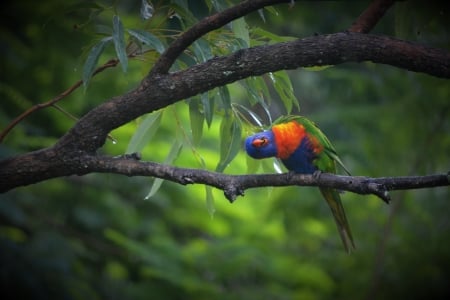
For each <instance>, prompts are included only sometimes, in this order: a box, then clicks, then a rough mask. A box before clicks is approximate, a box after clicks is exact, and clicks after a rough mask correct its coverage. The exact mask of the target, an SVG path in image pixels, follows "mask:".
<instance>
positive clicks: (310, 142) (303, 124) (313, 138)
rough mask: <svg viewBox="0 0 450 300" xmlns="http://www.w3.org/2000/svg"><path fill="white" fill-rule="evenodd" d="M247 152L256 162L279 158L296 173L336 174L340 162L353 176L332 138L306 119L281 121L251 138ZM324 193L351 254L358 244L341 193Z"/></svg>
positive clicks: (327, 190)
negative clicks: (330, 139) (335, 147)
mask: <svg viewBox="0 0 450 300" xmlns="http://www.w3.org/2000/svg"><path fill="white" fill-rule="evenodd" d="M245 150H246V151H247V154H248V155H250V156H251V157H253V158H256V159H261V158H268V157H276V158H279V159H280V160H281V161H282V162H283V164H284V166H285V167H286V168H287V169H288V170H290V171H293V172H295V173H300V174H316V175H317V174H320V173H319V172H326V173H336V163H338V164H339V165H340V166H342V168H343V169H344V170H345V171H346V172H347V173H349V172H348V171H347V169H346V168H345V166H344V165H343V163H342V162H341V160H340V159H339V157H338V156H337V154H336V151H335V150H334V147H333V145H332V144H331V143H330V141H329V140H328V138H327V137H326V136H325V135H324V134H323V133H322V131H321V130H320V129H319V128H318V127H317V126H316V125H315V124H314V123H313V122H312V121H310V120H308V119H307V118H305V117H303V116H286V117H282V118H280V119H278V120H277V121H275V122H274V125H273V126H272V127H271V128H270V129H269V130H266V131H262V132H258V133H256V134H254V135H252V136H249V137H248V138H247V139H246V141H245ZM320 191H321V193H322V195H323V197H324V198H325V200H326V201H327V203H328V205H329V206H330V209H331V212H332V213H333V216H334V219H335V221H336V224H337V227H338V230H339V234H340V236H341V239H342V242H343V244H344V247H345V250H346V251H347V252H350V251H351V250H352V249H355V244H354V242H353V237H352V234H351V231H350V226H349V224H348V221H347V217H346V216H345V211H344V207H343V206H342V202H341V198H340V196H339V192H338V191H336V190H335V189H332V188H326V187H320Z"/></svg>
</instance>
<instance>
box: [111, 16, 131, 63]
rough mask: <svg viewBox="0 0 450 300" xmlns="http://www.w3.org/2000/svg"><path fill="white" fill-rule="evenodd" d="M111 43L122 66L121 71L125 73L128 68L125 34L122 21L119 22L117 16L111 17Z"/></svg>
mask: <svg viewBox="0 0 450 300" xmlns="http://www.w3.org/2000/svg"><path fill="white" fill-rule="evenodd" d="M113 41H114V47H115V48H116V54H117V57H118V58H119V61H120V64H121V65H122V70H123V71H124V72H126V71H127V68H128V56H127V50H126V45H125V34H124V31H123V24H122V21H120V18H119V16H117V15H115V16H114V17H113Z"/></svg>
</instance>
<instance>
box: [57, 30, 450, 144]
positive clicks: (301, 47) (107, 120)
mask: <svg viewBox="0 0 450 300" xmlns="http://www.w3.org/2000/svg"><path fill="white" fill-rule="evenodd" d="M362 61H372V62H375V63H381V64H389V65H392V66H397V67H399V68H403V69H407V70H411V71H415V72H423V73H427V74H431V75H434V76H438V77H445V78H450V53H448V52H446V51H444V50H439V49H435V48H431V47H426V46H422V45H419V44H413V43H409V42H405V41H402V40H398V39H394V38H389V37H383V36H377V35H369V34H358V33H336V34H329V35H320V36H314V37H308V38H304V39H300V40H296V41H292V42H288V43H279V44H275V45H267V46H260V47H253V48H249V49H243V50H240V51H238V52H236V53H233V54H231V55H229V56H224V57H218V58H214V59H211V60H209V61H207V62H205V63H202V64H199V65H195V66H193V67H190V68H188V69H186V70H183V71H179V72H175V73H169V74H155V75H153V76H152V77H151V78H146V79H145V80H144V81H143V82H142V83H141V85H140V86H139V87H138V88H137V89H135V90H134V91H131V92H129V93H127V94H125V95H123V96H120V97H116V98H113V99H112V100H111V101H109V102H106V103H105V104H103V105H101V106H99V107H97V108H96V109H94V110H92V111H91V112H89V113H88V114H87V115H86V116H85V117H84V118H83V119H81V120H80V122H79V123H78V124H77V125H76V126H75V127H74V128H73V129H72V130H71V131H69V132H68V133H67V134H66V136H65V137H63V138H62V139H61V141H60V142H59V145H62V144H67V143H70V144H73V143H74V142H76V143H78V147H80V149H83V150H86V151H90V152H93V151H95V150H96V149H98V148H99V147H100V146H101V145H103V143H104V140H105V137H106V134H107V133H109V132H110V131H111V130H113V129H115V128H117V127H119V126H121V125H123V124H126V123H128V122H129V121H131V120H133V119H135V118H137V117H139V116H141V115H142V114H144V113H148V112H152V111H155V110H158V109H161V108H164V107H167V106H169V105H171V104H173V103H175V102H177V101H180V100H182V99H186V98H189V97H191V96H194V95H196V94H199V93H202V92H206V91H208V90H211V89H213V88H214V87H218V86H223V85H225V84H228V83H232V82H235V81H237V80H240V79H243V78H247V77H249V76H258V75H262V74H265V73H268V72H275V71H279V70H285V69H296V68H300V67H310V66H325V65H337V64H341V63H346V62H362ZM80 142H81V143H80Z"/></svg>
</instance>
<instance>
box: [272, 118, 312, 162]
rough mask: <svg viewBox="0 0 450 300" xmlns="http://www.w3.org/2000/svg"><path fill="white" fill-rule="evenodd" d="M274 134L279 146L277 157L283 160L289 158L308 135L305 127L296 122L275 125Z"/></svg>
mask: <svg viewBox="0 0 450 300" xmlns="http://www.w3.org/2000/svg"><path fill="white" fill-rule="evenodd" d="M272 132H273V135H274V137H275V144H276V146H277V157H278V158H281V159H286V158H288V157H289V156H290V155H291V154H292V153H293V152H294V151H295V150H296V149H297V147H298V146H299V145H300V143H301V141H302V139H303V138H304V137H305V135H306V132H305V127H303V125H301V124H299V123H297V122H296V121H291V122H288V123H283V124H277V125H274V126H273V127H272Z"/></svg>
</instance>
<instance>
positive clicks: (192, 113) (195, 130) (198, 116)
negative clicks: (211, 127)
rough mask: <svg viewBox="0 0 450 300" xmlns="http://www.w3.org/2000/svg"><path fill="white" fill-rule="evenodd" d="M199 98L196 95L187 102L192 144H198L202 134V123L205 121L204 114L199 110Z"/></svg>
mask: <svg viewBox="0 0 450 300" xmlns="http://www.w3.org/2000/svg"><path fill="white" fill-rule="evenodd" d="M199 101H200V98H198V97H196V98H193V99H191V101H190V102H189V119H190V122H191V131H192V141H193V143H194V145H198V143H199V142H200V140H201V138H202V134H203V123H204V121H205V116H204V114H202V113H201V111H200V104H199Z"/></svg>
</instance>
